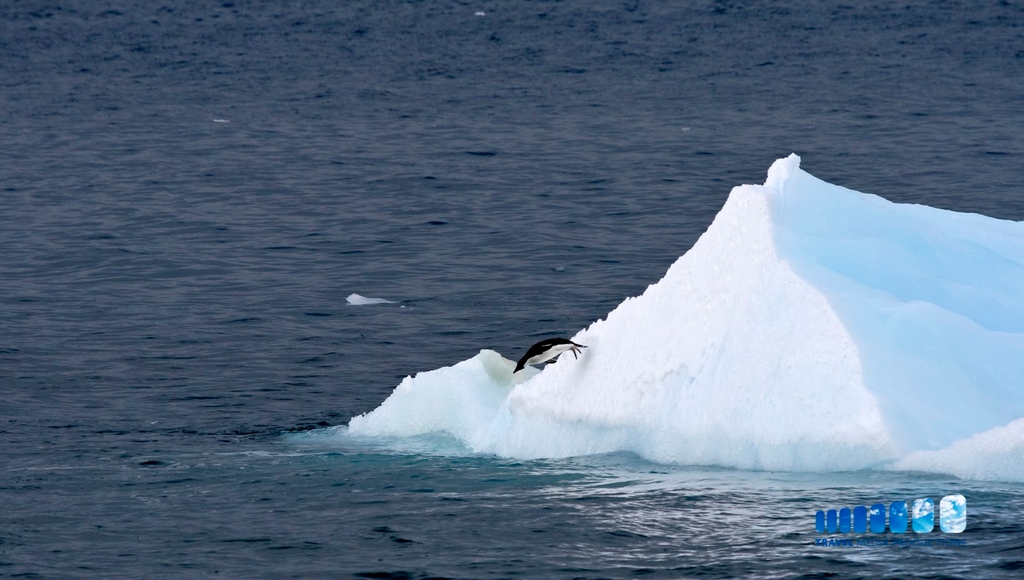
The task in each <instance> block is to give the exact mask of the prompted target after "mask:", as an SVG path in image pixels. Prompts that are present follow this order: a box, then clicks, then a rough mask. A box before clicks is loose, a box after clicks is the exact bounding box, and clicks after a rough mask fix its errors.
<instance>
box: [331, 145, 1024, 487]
mask: <svg viewBox="0 0 1024 580" xmlns="http://www.w3.org/2000/svg"><path fill="white" fill-rule="evenodd" d="M1022 264H1024V224H1021V223H1015V222H1005V221H1000V220H994V219H991V218H986V217H982V216H977V215H965V214H957V213H954V212H948V211H942V210H937V209H934V208H928V207H923V206H906V205H897V204H892V203H889V202H887V201H885V200H883V199H881V198H879V197H877V196H872V195H866V194H861V193H858V192H854V191H852V190H848V189H844V188H841V187H837V186H834V185H830V184H828V183H825V182H823V181H820V180H818V179H816V178H814V177H812V176H811V175H809V174H807V173H805V172H803V171H802V170H801V169H800V168H799V158H797V157H796V156H795V155H793V156H790V157H789V158H787V159H782V160H779V161H777V162H776V163H775V164H774V165H773V166H772V168H771V169H770V170H769V175H768V179H767V181H766V182H765V184H764V185H744V186H740V187H737V188H734V189H733V191H732V193H731V194H730V196H729V199H728V201H727V202H726V204H725V206H724V207H723V208H722V210H721V211H720V212H719V214H718V216H717V217H716V218H715V220H714V222H713V223H712V225H711V226H710V227H709V228H708V231H707V232H705V234H704V235H703V236H701V238H700V240H698V242H697V243H696V244H695V245H694V247H693V248H692V249H691V250H690V251H689V252H687V253H686V254H685V255H684V256H682V257H681V258H679V260H677V261H676V263H675V264H673V265H672V267H671V268H669V270H668V272H667V273H666V275H665V277H664V278H663V279H662V280H661V281H659V282H658V283H656V284H653V285H651V286H650V287H648V288H647V290H646V291H645V292H644V294H643V295H641V296H639V297H635V298H630V299H627V300H625V301H624V302H623V303H622V304H620V305H619V306H618V307H617V308H616V309H615V310H613V311H612V312H611V313H610V314H609V315H608V316H607V318H606V319H604V320H601V321H598V322H596V323H594V324H593V325H591V326H590V327H589V328H587V329H585V330H583V331H581V332H579V333H578V334H577V335H576V336H575V337H573V340H574V341H576V342H580V343H582V344H586V345H589V347H590V348H589V349H588V350H587V351H585V353H584V355H583V356H582V357H580V359H579V360H574V359H573V358H572V357H568V358H566V357H562V359H561V360H559V362H557V363H556V364H553V365H549V366H548V367H547V368H545V369H544V370H543V371H542V372H535V373H530V374H528V375H524V373H519V374H517V375H516V376H515V377H513V376H512V375H511V372H510V371H511V368H512V367H511V362H510V361H507V360H506V359H503V358H502V357H501V356H500V355H498V354H497V353H494V352H492V351H482V352H481V354H480V355H478V356H477V357H474V358H473V359H470V360H468V361H464V362H462V363H459V364H458V365H455V366H453V367H446V368H443V369H438V370H436V371H430V372H426V373H420V374H418V375H416V376H415V377H410V378H407V379H406V380H405V381H403V383H402V384H401V385H400V386H399V387H398V388H397V389H396V390H395V392H394V393H393V394H392V395H391V396H390V397H389V398H388V399H387V400H386V401H385V402H384V403H383V404H382V405H381V406H380V407H379V408H378V409H376V410H374V411H372V412H370V413H368V414H366V415H361V416H358V417H354V418H353V419H352V420H351V422H350V424H349V428H348V434H349V435H362V436H387V437H403V436H410V435H417V434H425V433H431V432H445V433H448V434H450V435H452V436H454V437H456V438H457V439H459V440H461V441H462V442H463V443H464V444H465V445H466V446H467V447H468V448H470V449H471V450H473V451H477V452H486V453H496V454H500V455H504V456H512V457H523V458H533V457H562V456H571V455H582V454H590V453H601V452H610V451H633V452H636V453H638V454H640V455H642V456H644V457H647V458H649V459H651V460H655V461H662V462H674V463H690V464H713V465H724V466H733V467H742V468H755V469H757V468H760V469H791V470H841V469H853V468H861V467H868V466H872V465H878V464H883V463H888V462H891V461H892V460H895V459H898V458H900V457H903V456H905V455H906V454H907V453H909V452H912V451H919V450H931V449H936V448H938V447H944V446H948V445H950V444H952V443H954V442H955V441H958V440H960V439H963V438H966V437H969V436H971V435H973V434H976V433H979V432H982V431H986V430H989V429H992V428H994V427H998V426H1000V425H1004V424H1007V423H1009V422H1010V421H1013V420H1014V419H1017V418H1018V417H1024V392H1022V389H1021V388H1019V387H1017V386H1015V385H1014V381H1015V379H1016V377H1020V376H1022V374H1021V372H1020V371H1022V370H1024V304H1022V302H1024V301H1021V300H1020V298H1022V297H1024V296H1021V294H1024V291H1022V290H1021V289H1022V288H1024V266H1022ZM1018 461H1020V460H1018Z"/></svg>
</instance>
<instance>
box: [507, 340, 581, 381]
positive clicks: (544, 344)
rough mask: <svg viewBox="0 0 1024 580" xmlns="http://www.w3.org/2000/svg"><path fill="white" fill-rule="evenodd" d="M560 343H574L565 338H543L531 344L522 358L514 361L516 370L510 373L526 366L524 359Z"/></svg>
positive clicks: (528, 358)
mask: <svg viewBox="0 0 1024 580" xmlns="http://www.w3.org/2000/svg"><path fill="white" fill-rule="evenodd" d="M560 344H572V345H575V344H576V343H575V342H573V341H571V340H568V339H565V338H545V339H544V340H542V341H540V342H538V343H537V344H535V345H533V346H531V347H530V348H528V349H527V350H526V354H524V355H523V358H521V359H519V362H517V363H516V370H514V371H512V373H513V374H515V373H518V372H519V371H521V370H523V367H525V366H526V361H528V360H530V359H531V358H533V357H535V356H537V355H538V354H540V353H542V352H544V351H546V350H548V349H549V348H551V347H553V346H558V345H560Z"/></svg>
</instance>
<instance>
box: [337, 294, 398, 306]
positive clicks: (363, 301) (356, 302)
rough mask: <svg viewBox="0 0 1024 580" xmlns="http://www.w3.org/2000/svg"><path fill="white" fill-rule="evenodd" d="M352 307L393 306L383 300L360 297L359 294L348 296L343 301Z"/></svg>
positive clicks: (388, 301) (390, 302)
mask: <svg viewBox="0 0 1024 580" xmlns="http://www.w3.org/2000/svg"><path fill="white" fill-rule="evenodd" d="M345 300H346V301H348V303H349V304H351V305H352V306H366V305H367V304H394V302H392V301H390V300H385V299H384V298H367V297H366V296H360V295H359V294H349V295H348V298H346V299H345Z"/></svg>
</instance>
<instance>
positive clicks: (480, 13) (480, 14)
mask: <svg viewBox="0 0 1024 580" xmlns="http://www.w3.org/2000/svg"><path fill="white" fill-rule="evenodd" d="M476 15H477V16H485V14H484V13H483V12H477V13H476Z"/></svg>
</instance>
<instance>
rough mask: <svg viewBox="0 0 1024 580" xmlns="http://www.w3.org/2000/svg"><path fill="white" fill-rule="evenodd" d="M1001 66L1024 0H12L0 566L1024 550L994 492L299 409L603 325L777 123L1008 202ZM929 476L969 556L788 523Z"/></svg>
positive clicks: (747, 164)
mask: <svg viewBox="0 0 1024 580" xmlns="http://www.w3.org/2000/svg"><path fill="white" fill-rule="evenodd" d="M478 12H482V13H483V15H482V16H481V15H477V13H478ZM1022 88H1024V4H1021V3H1020V2H985V3H969V2H930V3H919V4H918V3H915V4H913V5H909V6H908V5H905V4H903V3H890V2H880V3H875V4H871V5H868V4H864V3H859V2H857V3H854V2H850V3H848V4H840V3H830V2H829V3H823V2H810V1H789V2H712V1H707V2H686V3H682V2H681V3H671V4H670V3H661V4H655V3H651V2H635V1H617V2H605V1H592V2H582V1H565V2H540V1H537V2H496V1H480V2H469V1H466V2H404V3H398V2H358V1H351V2H327V1H323V2H318V1H304V2H297V1H296V2H275V3H259V2H245V1H237V2H187V3H186V2H182V1H180V0H169V1H167V2H158V3H150V2H141V1H138V2H119V3H105V2H95V3H93V2H89V3H66V4H60V3H57V4H54V3H43V2H31V1H28V2H15V1H10V0H9V1H7V2H3V3H0V247H2V248H3V250H2V252H3V253H2V257H0V575H10V576H22V577H78V576H94V577H112V576H121V577H155V576H185V577H192V576H196V577H200V576H209V575H219V576H223V577H240V578H242V577H246V578H247V577H337V576H347V575H353V574H356V575H358V574H362V575H363V576H364V577H377V578H407V577H409V578H419V577H427V576H448V577H469V578H481V577H508V576H521V577H530V578H533V577H556V578H558V577H584V578H598V577H633V576H652V577H678V576H682V575H686V574H698V575H704V576H712V577H725V576H739V575H748V576H758V577H773V576H789V575H805V574H806V575H812V576H814V575H817V576H824V575H842V576H864V577H878V576H883V575H891V576H901V577H906V576H910V575H928V576H933V577H943V576H960V577H980V576H987V577H991V576H998V575H1005V576H1008V577H1013V576H1015V575H1017V574H1020V570H1021V569H1024V527H1022V525H1021V517H1020V516H1021V513H1022V510H1024V488H1022V487H1021V486H1020V485H1014V484H995V483H979V482H965V481H959V480H955V479H951V478H943V477H937V476H929V477H925V476H919V475H912V474H906V473H856V474H831V475H829V474H779V473H775V474H771V473H748V472H736V471H728V470H707V469H703V470H702V469H696V468H686V467H673V466H661V465H654V464H648V463H644V462H640V461H639V460H636V459H634V458H631V457H626V456H613V457H599V458H581V459H577V460H571V461H547V462H515V461H511V460H503V459H496V458H491V457H475V456H465V455H459V454H440V455H439V454H437V453H427V452H426V451H424V452H421V453H415V452H412V451H406V452H397V451H393V450H390V451H389V450H388V449H387V448H383V447H382V448H379V449H378V448H367V447H365V446H364V447H358V446H353V447H344V448H343V447H338V446H337V444H336V445H335V446H333V447H331V446H324V445H323V444H322V443H321V442H318V441H317V439H316V437H310V436H309V435H308V434H307V431H308V430H310V429H313V428H315V427H323V426H328V425H338V424H343V423H345V422H346V421H347V420H348V419H349V418H350V417H351V416H353V415H355V414H358V413H362V412H366V411H368V410H371V409H373V408H374V407H376V406H377V405H378V404H380V402H381V401H383V400H384V398H385V397H386V396H387V395H388V394H389V393H390V391H391V389H393V388H394V386H395V385H396V384H397V383H398V382H399V381H400V379H401V378H402V377H404V376H405V375H407V374H411V373H415V372H419V371H422V370H429V369H433V368H437V367H440V366H444V365H448V364H452V363H454V362H457V361H460V360H463V359H465V358H468V357H470V356H472V355H473V354H475V353H476V352H477V351H478V350H479V349H480V348H494V349H496V350H498V351H500V352H502V353H503V354H505V356H508V357H511V358H517V357H518V356H519V355H520V354H521V353H522V351H523V349H524V348H525V347H526V346H528V345H529V344H531V343H532V342H534V341H535V340H536V339H537V338H538V337H546V336H551V335H556V334H571V333H573V332H575V331H576V330H578V329H579V328H582V327H584V326H586V325H587V324H589V323H590V322H592V321H593V320H596V319H598V318H600V317H603V316H604V315H605V314H606V313H607V312H608V311H609V310H611V309H612V308H613V307H614V306H615V305H616V304H618V303H619V302H620V301H621V300H622V299H623V298H625V297H627V296H631V295H636V294H639V293H640V292H642V291H643V289H644V288H645V287H646V286H647V285H648V284H650V283H653V282H655V281H657V280H658V279H659V278H660V277H661V275H662V274H663V273H664V271H665V269H666V268H667V267H668V265H669V264H671V263H672V262H673V261H674V260H675V259H676V258H677V257H678V256H679V255H681V254H683V253H684V252H685V251H686V250H687V249H688V248H689V247H690V246H691V245H692V244H693V243H694V242H695V240H696V239H697V237H698V236H699V235H700V233H701V232H702V231H703V230H704V229H705V228H706V227H707V226H708V224H710V223H711V220H712V219H713V218H714V215H715V213H716V212H717V211H718V209H719V208H720V207H721V205H722V203H723V202H724V200H725V198H726V196H727V195H728V192H729V190H730V188H731V187H732V186H734V185H738V184H741V183H760V182H762V181H763V179H764V174H765V171H766V170H767V168H768V166H769V165H770V163H771V162H772V161H773V160H774V159H776V158H778V157H782V156H785V155H788V154H789V153H791V152H796V153H799V154H800V155H801V156H802V157H803V167H804V168H805V169H807V170H808V171H810V172H811V173H812V174H814V175H816V176H818V177H821V178H822V179H825V180H827V181H830V182H833V183H838V184H840V185H844V186H847V187H851V188H853V189H857V190H860V191H867V192H872V193H878V194H881V195H884V196H886V197H888V198H889V199H892V200H894V201H901V202H913V203H924V204H928V205H933V206H937V207H943V208H948V209H954V210H958V211H972V212H980V213H984V214H987V215H991V216H995V217H999V218H1005V219H1014V220H1022V219H1024V170H1022V169H1024V165H1022V163H1024V90H1022ZM351 293H360V294H363V295H366V296H374V297H384V298H388V299H391V300H394V301H396V302H398V304H397V305H385V306H384V307H348V306H346V304H345V297H346V296H348V295H349V294H351ZM400 306H405V308H401V307H400ZM956 492H960V493H963V494H964V495H965V496H967V498H968V529H967V532H965V533H964V534H961V536H962V538H963V539H964V540H965V541H966V543H967V546H966V547H958V548H949V547H939V548H936V547H885V548H842V549H841V548H832V549H823V548H821V547H819V546H816V545H815V544H814V539H815V538H816V537H817V536H816V535H815V534H814V530H813V514H814V511H815V510H817V509H822V508H823V507H829V506H833V507H841V506H842V505H855V504H856V503H857V502H867V503H874V502H876V501H892V500H896V499H913V498H914V497H916V496H917V495H918V494H922V495H929V496H932V497H935V498H936V499H937V498H938V497H940V496H941V495H945V494H947V493H956ZM936 535H937V534H936Z"/></svg>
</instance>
